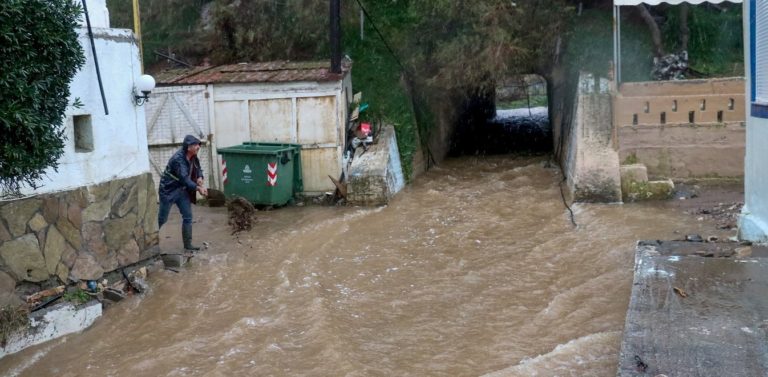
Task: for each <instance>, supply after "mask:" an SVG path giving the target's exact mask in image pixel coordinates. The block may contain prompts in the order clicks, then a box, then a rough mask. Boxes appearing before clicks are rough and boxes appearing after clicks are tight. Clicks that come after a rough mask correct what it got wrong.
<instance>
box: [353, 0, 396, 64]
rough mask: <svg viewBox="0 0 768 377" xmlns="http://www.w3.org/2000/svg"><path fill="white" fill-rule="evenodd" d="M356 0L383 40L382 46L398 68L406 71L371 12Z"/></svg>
mask: <svg viewBox="0 0 768 377" xmlns="http://www.w3.org/2000/svg"><path fill="white" fill-rule="evenodd" d="M355 1H357V5H359V6H360V9H361V10H362V11H363V14H365V18H367V19H368V21H371V26H373V30H374V31H376V34H378V35H379V38H380V39H381V41H382V42H384V47H386V48H387V51H389V54H390V55H392V57H393V58H395V61H396V62H397V65H399V66H400V69H402V70H403V71H404V72H407V70H406V69H405V66H403V63H402V62H400V58H398V57H397V54H395V52H394V51H393V50H392V47H390V46H389V42H387V39H386V38H384V35H382V34H381V31H379V28H378V27H377V26H376V22H375V21H374V20H373V17H371V14H370V13H368V10H366V9H365V7H364V6H363V3H362V2H360V0H355Z"/></svg>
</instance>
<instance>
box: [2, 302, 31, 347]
mask: <svg viewBox="0 0 768 377" xmlns="http://www.w3.org/2000/svg"><path fill="white" fill-rule="evenodd" d="M27 326H29V317H28V316H27V311H26V310H24V309H22V308H12V307H10V306H5V307H3V308H0V346H2V347H5V346H6V345H7V344H8V339H9V338H10V336H11V335H13V334H14V333H16V332H18V331H20V330H22V329H25V328H26V327H27Z"/></svg>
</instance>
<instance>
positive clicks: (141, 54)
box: [133, 0, 144, 73]
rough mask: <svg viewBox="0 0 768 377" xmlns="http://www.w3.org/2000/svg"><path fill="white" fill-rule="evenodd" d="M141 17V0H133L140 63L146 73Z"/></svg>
mask: <svg viewBox="0 0 768 377" xmlns="http://www.w3.org/2000/svg"><path fill="white" fill-rule="evenodd" d="M139 17H140V12H139V0H133V34H135V35H136V43H137V44H138V45H139V65H140V66H141V73H144V44H143V43H141V20H140V19H139Z"/></svg>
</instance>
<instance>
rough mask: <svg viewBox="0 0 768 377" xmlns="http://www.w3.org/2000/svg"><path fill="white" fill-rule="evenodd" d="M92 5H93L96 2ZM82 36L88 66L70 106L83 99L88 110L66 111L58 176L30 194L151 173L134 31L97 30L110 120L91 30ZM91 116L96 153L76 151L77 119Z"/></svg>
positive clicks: (72, 91)
mask: <svg viewBox="0 0 768 377" xmlns="http://www.w3.org/2000/svg"><path fill="white" fill-rule="evenodd" d="M93 3H94V4H95V3H98V1H94V2H93ZM101 3H102V4H103V3H104V1H101ZM88 5H91V2H90V1H89V4H88ZM92 26H93V23H92ZM78 32H79V34H80V36H79V40H80V44H81V45H82V46H83V52H84V53H85V57H86V60H87V62H86V64H85V65H84V66H83V68H81V70H80V71H79V72H78V73H77V75H76V76H75V78H74V79H73V81H72V83H71V85H70V97H69V103H70V104H73V103H74V102H75V99H76V98H79V99H80V102H82V103H83V105H84V106H83V107H82V108H74V107H72V106H70V107H69V108H68V109H67V111H66V119H65V121H64V127H65V128H66V130H65V134H66V136H67V141H66V145H65V147H64V155H63V156H62V157H61V158H60V160H59V168H58V172H55V171H54V170H53V169H48V171H47V176H46V177H45V178H44V179H43V180H42V181H41V182H40V183H41V184H42V187H41V188H40V189H38V190H32V189H30V188H24V189H23V190H22V194H24V195H34V194H43V193H49V192H56V191H62V190H67V189H72V188H76V187H80V186H86V185H92V184H97V183H101V182H105V181H109V180H113V179H118V178H126V177H132V176H136V175H139V174H142V173H146V172H148V171H149V159H148V151H147V135H146V125H145V124H146V123H145V122H146V120H145V118H144V107H137V106H135V105H134V104H133V102H132V88H133V85H134V84H133V83H134V81H135V80H136V79H137V78H138V77H139V76H140V75H141V73H140V70H141V68H140V64H139V52H138V48H137V45H136V42H135V39H134V37H133V32H132V31H130V30H123V29H108V28H94V29H93V33H94V42H95V45H96V53H97V56H98V60H99V67H100V69H101V78H102V82H103V84H104V94H105V95H106V98H107V105H108V107H109V115H105V114H104V107H103V105H102V100H101V95H100V93H99V84H98V80H97V77H96V68H95V65H94V59H93V54H92V50H91V45H90V41H89V39H88V33H87V30H86V29H85V28H82V29H80V30H79V31H78ZM85 114H90V115H91V124H92V130H93V146H94V148H93V151H91V152H86V153H79V152H76V151H75V145H74V125H73V120H72V119H73V118H72V116H73V115H85Z"/></svg>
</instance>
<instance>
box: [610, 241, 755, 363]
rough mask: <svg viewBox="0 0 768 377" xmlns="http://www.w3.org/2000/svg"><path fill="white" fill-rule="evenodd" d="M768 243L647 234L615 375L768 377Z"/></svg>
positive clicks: (640, 249) (640, 246)
mask: <svg viewBox="0 0 768 377" xmlns="http://www.w3.org/2000/svg"><path fill="white" fill-rule="evenodd" d="M767 257H768V249H767V248H766V247H762V246H743V245H739V244H737V243H717V242H683V241H641V242H639V243H638V245H637V250H636V255H635V274H634V283H633V285H632V296H631V299H630V303H629V310H628V312H627V319H626V324H625V327H624V337H623V340H622V344H621V354H620V356H619V368H618V373H617V375H618V376H620V377H625V376H626V377H628V376H658V375H666V376H669V377H672V376H767V375H768V342H766V340H768V337H767V336H766V335H768V332H767V331H766V330H767V329H768V258H767Z"/></svg>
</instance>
